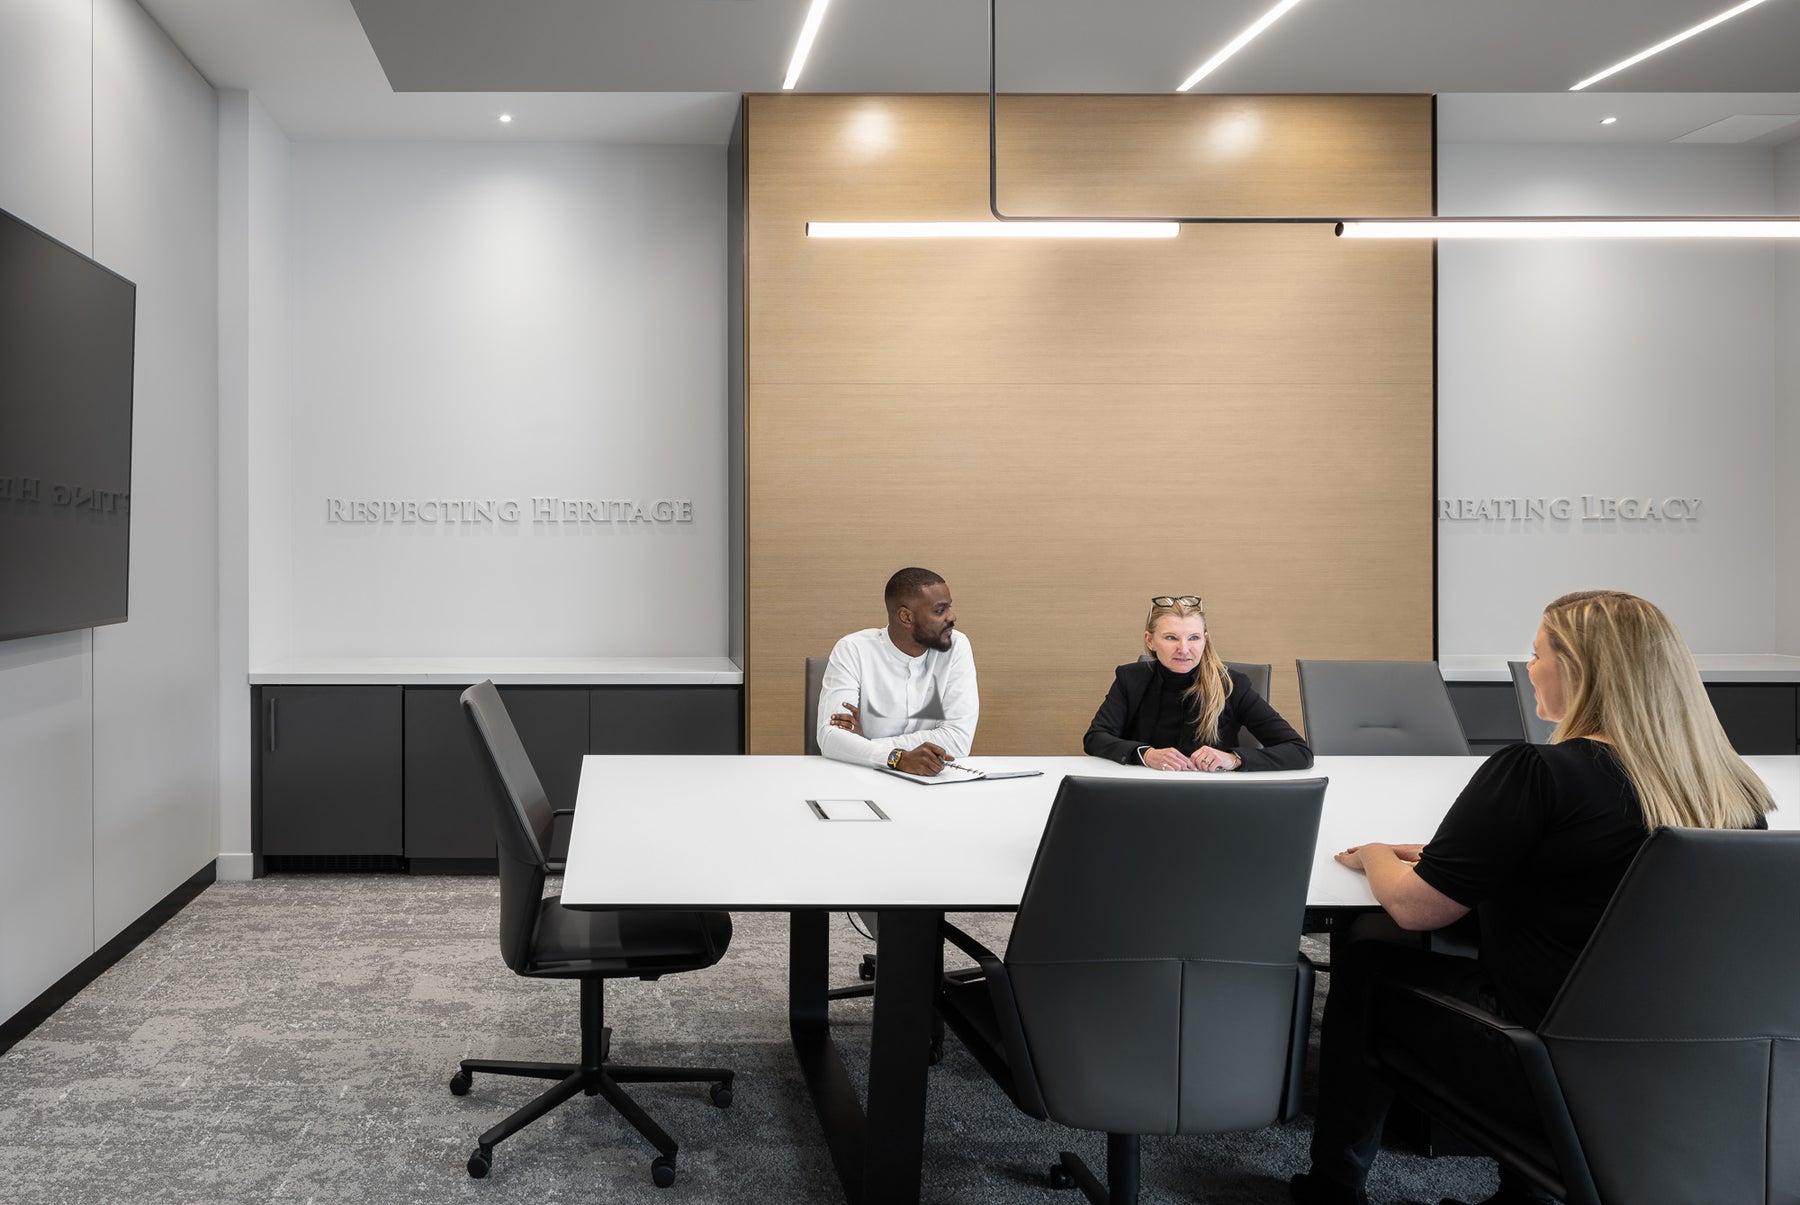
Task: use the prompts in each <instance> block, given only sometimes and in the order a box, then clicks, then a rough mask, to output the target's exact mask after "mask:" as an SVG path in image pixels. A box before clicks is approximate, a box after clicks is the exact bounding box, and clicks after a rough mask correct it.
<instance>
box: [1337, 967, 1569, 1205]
mask: <svg viewBox="0 0 1800 1205" xmlns="http://www.w3.org/2000/svg"><path fill="white" fill-rule="evenodd" d="M1368 1050H1369V1057H1370V1059H1371V1060H1372V1061H1373V1062H1374V1063H1375V1065H1376V1067H1377V1068H1378V1069H1380V1070H1381V1072H1382V1073H1383V1074H1384V1075H1386V1076H1387V1077H1388V1078H1389V1079H1390V1080H1393V1081H1394V1082H1395V1086H1396V1087H1397V1088H1398V1089H1400V1091H1401V1092H1402V1093H1403V1094H1405V1095H1408V1096H1410V1097H1412V1098H1413V1099H1414V1100H1415V1101H1416V1102H1418V1103H1421V1104H1423V1105H1425V1107H1426V1108H1427V1111H1428V1112H1438V1113H1441V1112H1443V1111H1448V1112H1451V1113H1453V1114H1454V1116H1449V1117H1445V1120H1448V1121H1451V1122H1452V1123H1453V1124H1455V1123H1456V1122H1458V1121H1460V1122H1462V1123H1463V1124H1460V1125H1457V1126H1456V1128H1457V1129H1459V1130H1462V1131H1464V1134H1465V1136H1466V1137H1468V1138H1470V1139H1472V1140H1475V1141H1476V1142H1477V1144H1478V1145H1481V1146H1482V1147H1484V1148H1485V1149H1487V1150H1489V1151H1490V1153H1492V1154H1493V1155H1495V1157H1496V1158H1499V1159H1500V1160H1501V1161H1502V1162H1503V1163H1510V1164H1512V1165H1513V1166H1514V1167H1515V1169H1516V1170H1518V1171H1521V1172H1523V1173H1524V1174H1525V1175H1526V1176H1527V1177H1528V1178H1530V1179H1532V1180H1535V1181H1538V1183H1539V1187H1540V1188H1543V1189H1545V1190H1546V1191H1548V1192H1550V1193H1551V1194H1552V1195H1554V1196H1556V1197H1559V1198H1562V1199H1565V1200H1571V1201H1575V1200H1595V1199H1597V1198H1596V1197H1595V1196H1594V1189H1593V1180H1592V1173H1591V1172H1590V1171H1589V1169H1588V1166H1587V1156H1586V1154H1585V1153H1584V1152H1583V1151H1582V1149H1581V1142H1580V1139H1579V1138H1577V1137H1576V1134H1575V1125H1574V1121H1573V1120H1572V1119H1571V1118H1570V1116H1569V1106H1568V1102H1567V1101H1566V1100H1565V1099H1564V1097H1563V1094H1562V1086H1561V1085H1560V1084H1559V1083H1558V1082H1557V1079H1556V1071H1555V1068H1554V1067H1552V1065H1551V1063H1550V1052H1549V1050H1548V1049H1547V1048H1546V1047H1545V1046H1544V1043H1543V1041H1542V1040H1541V1039H1540V1038H1539V1037H1538V1035H1537V1033H1536V1032H1535V1031H1533V1030H1532V1029H1530V1028H1528V1027H1527V1026H1524V1025H1520V1024H1518V1023H1516V1022H1513V1021H1508V1020H1506V1019H1505V1018H1504V1017H1499V1016H1496V1015H1495V1014H1493V1013H1491V1012H1489V1011H1488V1010H1487V1009H1485V1008H1482V1007H1481V1006H1480V1005H1477V1004H1472V1003H1470V1002H1469V1001H1467V1000H1464V999H1462V998H1460V997H1458V996H1454V995H1451V994H1450V993H1449V992H1445V991H1442V990H1440V989H1437V988H1432V987H1423V986H1420V985H1416V984H1405V983H1394V982H1391V981H1384V982H1383V983H1381V984H1380V985H1379V988H1378V990H1377V992H1376V996H1375V1001H1374V1007H1373V1008H1372V1009H1371V1010H1370V1016H1369V1034H1368ZM1396 1054H1398V1055H1399V1056H1400V1057H1399V1058H1395V1057H1394V1056H1395V1055H1396ZM1434 1105H1435V1106H1440V1107H1439V1108H1434V1107H1433V1106H1434ZM1471 1130H1472V1131H1474V1132H1470V1131H1471ZM1546 1147H1547V1149H1545V1148H1546ZM1509 1156H1510V1157H1509ZM1546 1161H1548V1162H1549V1163H1550V1164H1551V1166H1548V1167H1546V1166H1544V1163H1545V1162H1546ZM1546 1174H1549V1175H1553V1176H1555V1177H1556V1182H1547V1181H1546V1180H1545V1176H1546ZM1584 1190H1585V1191H1584Z"/></svg>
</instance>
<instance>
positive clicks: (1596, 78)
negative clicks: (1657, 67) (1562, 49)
mask: <svg viewBox="0 0 1800 1205" xmlns="http://www.w3.org/2000/svg"><path fill="white" fill-rule="evenodd" d="M1765 2H1766V0H1744V2H1743V3H1742V4H1740V5H1738V6H1737V7H1736V8H1732V9H1727V10H1726V11H1725V12H1722V13H1720V14H1719V15H1718V16H1716V17H1713V18H1712V19H1711V20H1708V21H1702V22H1700V24H1698V25H1696V26H1694V27H1693V28H1692V29H1684V30H1682V31H1681V32H1680V33H1678V34H1676V35H1675V36H1674V37H1672V38H1668V39H1666V40H1664V41H1661V42H1658V43H1657V44H1656V45H1654V46H1652V47H1651V48H1650V49H1648V50H1640V51H1638V52H1637V53H1636V54H1634V55H1632V56H1631V57H1630V58H1628V59H1626V60H1625V61H1624V62H1622V63H1614V64H1613V65H1612V66H1610V67H1608V68H1607V69H1606V70H1605V71H1602V72H1600V73H1599V74H1598V75H1590V76H1588V77H1587V78H1586V79H1584V80H1582V81H1581V82H1580V83H1579V84H1575V85H1573V86H1572V87H1570V89H1569V91H1571V92H1579V91H1581V90H1582V89H1583V88H1585V87H1587V86H1588V85H1589V84H1597V83H1599V82H1600V81H1601V80H1603V79H1605V78H1606V77H1607V76H1609V75H1616V74H1618V73H1619V72H1621V71H1623V70H1625V68H1627V67H1630V66H1632V65H1634V64H1637V63H1641V62H1643V61H1644V60H1645V59H1647V58H1649V57H1650V56H1651V55H1653V54H1661V53H1662V52H1663V51H1665V50H1667V49H1668V48H1669V47H1671V46H1674V45H1676V44H1677V43H1680V42H1685V41H1687V40H1688V39H1689V38H1691V37H1693V36H1694V35H1695V34H1701V33H1705V32H1706V31H1707V30H1709V29H1711V28H1712V27H1713V26H1715V25H1719V24H1722V23H1723V22H1726V21H1729V20H1731V19H1732V18H1733V17H1735V16H1737V15H1738V14H1739V13H1747V12H1749V11H1750V10H1751V9H1753V8H1755V7H1756V6H1757V5H1759V4H1763V3H1765Z"/></svg>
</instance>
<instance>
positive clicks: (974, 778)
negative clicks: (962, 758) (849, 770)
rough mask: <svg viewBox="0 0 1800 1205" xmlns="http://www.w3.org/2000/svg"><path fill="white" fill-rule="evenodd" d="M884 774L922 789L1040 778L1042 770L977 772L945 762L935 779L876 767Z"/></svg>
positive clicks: (884, 767) (972, 768)
mask: <svg viewBox="0 0 1800 1205" xmlns="http://www.w3.org/2000/svg"><path fill="white" fill-rule="evenodd" d="M875 768H876V769H877V770H880V771H881V772H882V773H883V774H892V775H893V776H894V777H895V778H904V779H906V781H908V782H916V783H918V784H919V785H920V786H922V787H942V786H948V785H949V784H950V783H953V782H992V781H994V780H996V779H1001V778H1038V777H1041V776H1042V775H1043V773H1044V772H1043V771H1042V770H977V769H976V768H975V767H974V766H965V765H963V764H962V763H961V762H954V761H952V762H945V763H944V768H943V769H942V770H940V771H938V773H937V776H936V777H934V778H927V777H925V776H924V775H923V774H908V773H907V772H906V771H904V770H890V769H888V768H887V767H886V766H876V767H875Z"/></svg>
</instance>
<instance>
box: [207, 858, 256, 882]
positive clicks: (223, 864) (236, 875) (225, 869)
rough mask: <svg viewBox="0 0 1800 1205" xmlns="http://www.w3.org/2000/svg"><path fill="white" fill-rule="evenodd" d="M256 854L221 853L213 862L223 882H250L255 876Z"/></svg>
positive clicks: (214, 868)
mask: <svg viewBox="0 0 1800 1205" xmlns="http://www.w3.org/2000/svg"><path fill="white" fill-rule="evenodd" d="M255 869H256V855H255V854H220V855H219V857H218V860H217V861H216V862H215V863H214V864H213V870H214V871H215V872H216V873H217V874H218V876H219V881H220V882H221V883H248V882H249V881H250V880H251V879H253V878H255V877H256V875H255Z"/></svg>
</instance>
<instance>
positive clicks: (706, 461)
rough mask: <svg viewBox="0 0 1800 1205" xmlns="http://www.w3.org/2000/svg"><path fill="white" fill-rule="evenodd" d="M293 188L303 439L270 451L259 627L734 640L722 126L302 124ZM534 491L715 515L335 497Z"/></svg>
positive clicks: (451, 650) (434, 650)
mask: <svg viewBox="0 0 1800 1205" xmlns="http://www.w3.org/2000/svg"><path fill="white" fill-rule="evenodd" d="M289 199H290V209H289V222H290V226H291V239H292V241H291V249H292V255H293V259H292V265H291V281H292V288H291V293H290V304H291V314H292V330H293V343H292V364H293V370H292V374H291V378H290V379H291V385H290V392H289V401H290V406H291V408H290V410H289V413H288V419H289V423H290V429H291V443H290V444H289V445H288V447H287V449H286V460H285V462H283V461H282V456H281V452H279V451H277V450H276V449H273V448H260V449H259V448H253V449H252V456H253V461H252V474H253V478H258V477H260V476H261V475H262V474H263V473H264V472H265V471H273V472H277V473H287V474H290V481H291V488H290V493H289V498H288V507H289V509H288V513H287V514H286V515H285V516H284V517H282V518H279V519H276V520H273V522H274V523H275V528H274V529H273V530H272V531H271V532H270V534H271V535H272V536H273V537H274V539H275V541H276V544H277V545H280V544H282V543H286V544H287V545H288V546H289V547H290V548H291V561H290V563H289V566H288V569H287V573H286V576H285V584H278V583H279V582H280V581H281V580H282V579H280V578H278V576H277V575H276V574H275V573H274V572H273V571H271V570H268V569H267V568H266V567H253V576H252V587H251V645H252V647H253V648H256V649H261V648H264V647H265V646H266V645H267V644H269V643H270V642H271V641H272V640H273V636H272V634H271V632H270V629H271V628H273V627H276V626H285V627H286V629H287V631H286V635H287V636H288V638H289V639H288V647H287V648H286V650H285V652H286V654H287V655H291V656H296V657H318V656H352V657H353V656H408V655H412V656H445V655H460V656H481V655H496V656H498V655H512V656H606V655H633V654H668V655H720V654H723V653H724V652H725V649H726V641H727V633H726V626H727V607H726V589H725V583H726V575H727V574H726V557H727V543H726V540H727V530H728V523H727V520H728V515H727V510H726V505H727V503H726V482H727V472H726V438H725V414H726V406H725V394H726V370H725V347H724V340H723V337H722V331H723V328H724V318H725V313H726V300H725V288H726V265H725V258H726V257H725V237H726V221H725V153H724V150H723V148H690V147H628V146H598V145H578V144H522V145H518V146H495V145H493V144H491V143H481V144H455V143H430V144H425V143H414V144H409V143H381V144H376V143H366V144H361V143H305V142H301V143H295V144H294V145H293V147H292V158H291V193H290V198H289ZM534 496H560V497H573V498H589V499H633V500H640V501H642V500H654V499H660V498H669V499H687V500H691V502H692V506H693V515H694V519H693V521H692V522H691V523H687V524H679V525H662V524H658V525H653V526H621V525H617V524H614V525H605V526H600V525H591V526H585V527H560V528H558V527H546V526H543V525H536V524H533V523H531V522H530V521H529V517H528V518H527V520H526V521H524V522H521V523H519V524H517V525H507V526H502V527H498V528H497V527H494V526H481V527H477V526H472V525H467V526H456V525H431V524H416V525H406V526H401V525H395V526H353V525H347V524H328V523H327V521H326V519H327V511H326V501H325V500H326V498H328V497H343V498H363V499H371V498H373V499H389V498H392V499H409V498H411V499H426V498H514V499H521V500H525V499H529V498H531V497H534ZM283 524H285V528H284V527H283ZM253 538H254V540H255V542H257V543H261V541H262V529H261V527H260V526H259V527H258V529H257V531H256V532H254V533H253ZM283 593H285V594H286V596H287V603H288V610H287V611H286V616H287V618H285V619H283V620H280V621H277V620H276V619H274V618H273V617H274V616H277V615H279V614H281V612H280V610H279V607H280V605H281V602H282V600H281V599H279V598H278V597H277V595H279V594H283Z"/></svg>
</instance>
